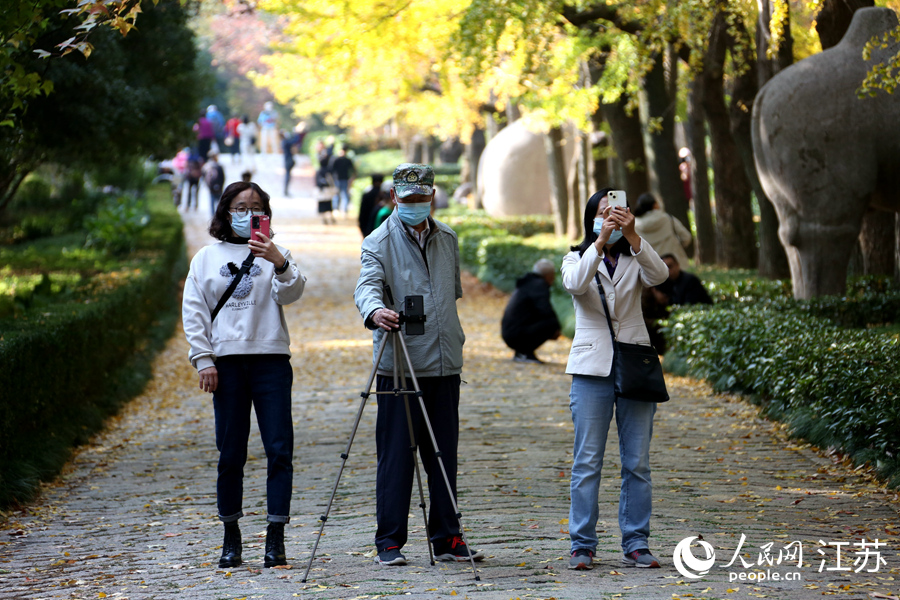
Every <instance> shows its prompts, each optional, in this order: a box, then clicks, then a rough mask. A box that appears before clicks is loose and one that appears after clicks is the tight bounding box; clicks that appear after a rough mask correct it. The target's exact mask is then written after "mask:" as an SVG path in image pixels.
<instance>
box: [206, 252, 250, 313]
mask: <svg viewBox="0 0 900 600" xmlns="http://www.w3.org/2000/svg"><path fill="white" fill-rule="evenodd" d="M254 258H256V257H255V256H253V253H252V252H251V253H250V254H248V255H247V258H245V259H244V262H242V263H241V270H240V271H238V272H237V273H235V275H234V279H232V280H231V283H230V284H229V285H228V287H227V288H226V289H225V293H224V294H222V297H221V298H219V303H218V304H216V307H215V308H214V309H213V311H212V319H210V321H209V322H210V323H212V322H213V321H215V320H216V315H217V314H219V311H220V310H222V307H223V306H225V303H226V302H228V299H229V298H231V295H232V294H233V293H234V290H235V289H236V288H237V286H238V284H239V283H240V282H241V279H243V278H244V275H246V274H247V273H249V272H250V267H251V266H252V265H253V259H254Z"/></svg>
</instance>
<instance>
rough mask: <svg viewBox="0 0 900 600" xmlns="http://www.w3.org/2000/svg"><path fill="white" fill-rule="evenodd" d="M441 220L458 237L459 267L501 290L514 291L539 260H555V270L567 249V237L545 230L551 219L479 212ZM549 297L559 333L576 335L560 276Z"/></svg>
mask: <svg viewBox="0 0 900 600" xmlns="http://www.w3.org/2000/svg"><path fill="white" fill-rule="evenodd" d="M439 218H440V219H441V220H442V221H443V222H444V223H447V224H448V225H450V226H451V227H452V228H453V229H454V231H456V234H457V236H458V237H459V256H460V261H461V263H462V267H463V268H464V269H465V270H466V271H469V272H470V273H472V274H473V275H475V276H476V277H477V278H478V279H479V280H481V281H484V282H486V283H490V284H491V285H493V286H494V287H496V288H497V289H500V290H503V291H504V292H512V291H513V290H515V289H516V279H518V278H519V277H521V276H522V275H524V274H525V273H527V272H529V271H531V268H532V267H533V266H534V263H536V262H537V261H538V260H539V259H541V258H547V259H549V260H551V261H553V264H555V265H556V267H557V269H558V268H559V267H560V266H562V258H563V256H565V255H566V254H567V253H568V252H569V244H568V243H567V242H566V241H565V240H560V239H559V238H557V237H555V236H553V235H551V234H549V233H548V230H549V232H552V231H553V222H552V220H551V219H550V217H545V216H527V217H507V218H491V217H488V216H487V215H486V214H484V213H483V212H481V211H479V212H476V213H474V214H472V215H450V216H441V217H439ZM512 232H517V233H518V235H514V234H513V233H512ZM550 301H551V303H552V304H553V309H554V310H555V311H556V315H557V316H558V317H559V321H560V324H561V325H562V332H563V335H566V336H568V337H572V336H573V335H575V310H574V308H573V306H572V297H571V296H570V295H569V294H568V292H566V291H565V290H564V289H563V288H562V285H561V284H560V281H559V277H557V279H556V282H554V284H553V287H552V288H551V290H550Z"/></svg>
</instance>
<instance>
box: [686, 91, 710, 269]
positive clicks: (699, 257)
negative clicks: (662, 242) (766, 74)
mask: <svg viewBox="0 0 900 600" xmlns="http://www.w3.org/2000/svg"><path fill="white" fill-rule="evenodd" d="M702 78H703V76H702V74H701V75H697V76H696V77H695V78H694V79H693V81H691V85H690V91H689V93H688V105H687V113H688V127H687V130H688V146H689V148H690V151H691V197H692V198H693V202H694V225H695V226H696V227H697V247H696V254H695V256H694V260H695V261H697V262H698V263H700V264H703V265H708V264H713V263H715V262H716V228H715V226H714V225H713V219H712V208H711V207H710V204H709V164H708V163H707V161H706V120H705V118H704V114H703V81H702Z"/></svg>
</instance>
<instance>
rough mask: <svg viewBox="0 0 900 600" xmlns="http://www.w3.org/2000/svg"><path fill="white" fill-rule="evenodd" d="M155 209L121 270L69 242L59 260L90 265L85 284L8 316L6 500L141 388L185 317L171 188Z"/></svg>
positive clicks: (1, 462)
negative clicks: (152, 363) (76, 290)
mask: <svg viewBox="0 0 900 600" xmlns="http://www.w3.org/2000/svg"><path fill="white" fill-rule="evenodd" d="M148 208H149V213H150V221H149V223H148V225H147V226H146V227H145V228H144V229H143V230H141V231H140V233H139V234H138V239H137V240H136V244H135V246H136V251H135V252H134V254H132V255H131V256H129V257H128V259H127V260H123V261H119V262H118V263H115V264H118V269H117V270H115V271H112V272H109V271H103V270H100V271H99V272H92V270H94V271H95V270H96V268H97V266H98V263H97V262H90V261H85V260H84V259H82V261H81V263H82V264H79V261H78V257H79V256H80V255H81V254H85V255H86V256H91V253H90V252H86V251H80V250H78V249H77V248H72V249H70V250H67V249H65V248H63V249H62V254H63V256H62V257H61V259H60V262H62V263H68V264H70V265H71V266H70V267H69V268H70V269H71V270H73V271H76V270H77V269H78V268H79V267H81V268H82V269H83V271H82V273H81V278H82V279H84V278H87V279H88V280H89V283H88V284H87V285H86V287H85V288H83V290H86V291H83V293H81V294H79V295H77V296H76V297H74V298H73V297H72V295H71V294H61V295H59V297H58V298H57V299H56V301H53V300H47V301H44V302H42V303H41V304H40V305H39V306H35V307H32V308H30V309H28V310H26V311H25V313H24V314H21V313H19V314H16V315H15V317H10V318H6V319H3V320H0V389H2V390H3V394H2V396H0V506H8V505H10V504H13V503H16V502H23V501H26V500H28V499H29V498H31V497H33V495H34V494H35V493H36V490H37V489H38V484H39V482H40V481H41V480H46V479H48V478H51V477H53V476H55V475H56V474H57V473H58V472H59V469H60V468H61V467H62V466H63V464H65V461H66V460H67V459H68V456H69V455H70V452H71V448H72V447H73V446H76V445H78V444H82V443H84V442H86V441H87V440H88V439H89V436H90V435H91V434H92V433H94V432H95V431H97V430H98V429H99V428H100V427H101V426H102V423H103V420H104V419H105V418H106V417H107V416H108V415H110V414H112V413H114V412H115V411H116V410H117V409H118V408H119V407H120V406H121V405H122V404H123V403H124V402H125V401H127V400H128V399H130V398H131V397H133V396H134V395H135V394H137V393H139V392H140V390H141V389H142V388H143V386H144V384H145V383H146V381H147V379H148V378H149V376H150V359H151V357H152V354H153V352H154V350H155V349H158V348H159V347H161V346H162V344H164V342H165V339H167V338H168V336H169V335H170V334H171V331H172V329H173V328H174V325H175V323H176V322H177V317H178V310H177V309H178V296H179V285H180V281H181V279H182V278H183V277H184V275H185V273H186V272H187V256H186V253H185V248H184V238H183V235H182V227H181V219H180V217H179V215H178V213H177V212H176V211H175V209H174V208H173V207H172V205H171V198H170V194H167V193H162V194H158V195H156V196H155V198H153V199H151V201H150V202H149V203H148ZM82 239H83V236H82ZM22 252H26V254H27V250H22ZM67 252H68V254H67ZM34 253H35V255H36V256H40V252H38V251H34ZM85 262H90V264H84V263H85ZM99 264H100V265H101V266H102V263H99Z"/></svg>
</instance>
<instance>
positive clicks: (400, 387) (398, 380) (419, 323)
mask: <svg viewBox="0 0 900 600" xmlns="http://www.w3.org/2000/svg"><path fill="white" fill-rule="evenodd" d="M410 298H418V299H419V306H420V307H421V297H410ZM410 298H407V308H409V309H410V312H412V309H411V307H409V302H410ZM424 320H425V318H424V316H421V317H413V316H405V315H404V314H403V313H402V312H401V313H400V322H401V323H404V322H407V323H409V324H411V325H414V326H416V328H417V329H419V330H421V331H422V332H424ZM411 329H412V328H410V327H409V326H407V333H410V334H413V335H416V334H419V333H418V331H416V332H415V333H413V332H412V331H410V330H411ZM388 340H391V344H392V349H393V352H394V373H393V375H394V389H393V390H392V391H390V392H375V394H383V395H392V396H394V397H395V398H397V397H400V396H402V397H403V403H404V405H405V407H406V423H407V425H408V426H409V440H410V450H411V451H412V453H413V462H414V464H415V466H416V482H417V483H418V485H419V506H420V507H421V508H422V517H423V519H424V520H425V539H426V541H427V543H428V558H429V561H430V562H431V564H432V566H433V565H434V552H433V551H432V548H431V535H430V533H429V531H428V515H427V513H426V511H425V493H424V492H423V490H422V475H421V473H420V472H419V460H418V447H417V445H416V439H415V432H414V431H413V422H412V415H411V413H410V410H409V396H412V395H414V396H415V397H416V398H418V400H419V408H420V409H421V411H422V416H423V417H424V419H425V425H426V426H427V428H428V435H429V436H430V437H431V444H432V448H434V452H435V456H437V458H438V461H437V462H438V464H439V465H440V467H441V475H443V478H444V485H445V486H446V489H447V493H448V494H449V495H450V502H451V504H452V505H453V512H454V513H455V514H456V518H457V521H458V522H459V531H460V534H461V535H462V538H463V542H465V544H466V551H467V552H468V554H469V563H470V564H471V565H472V572H473V573H474V574H475V581H481V577H480V576H479V575H478V570H477V569H476V568H475V559H474V557H473V556H472V549H471V548H469V540H468V539H467V538H466V530H465V529H464V528H463V525H462V513H460V512H459V507H458V506H457V504H456V498H454V497H453V492H452V491H451V489H450V479H449V477H447V469H446V468H445V467H444V461H443V459H442V457H441V452H440V449H439V448H438V446H437V440H436V439H435V437H434V430H433V429H432V428H431V420H430V419H429V418H428V412H427V411H426V410H425V402H424V401H423V400H422V390H420V389H419V382H418V380H417V379H416V373H415V370H414V369H413V366H412V361H411V360H410V358H409V350H408V349H407V347H406V340H405V339H403V333H401V331H400V329H395V330H393V331H390V332H388V333H387V334H386V335H385V336H384V338H383V339H382V341H381V346H379V348H378V353H377V354H376V356H375V362H374V364H373V365H372V372H371V373H370V374H369V380H368V383H367V384H366V389H365V390H363V391H362V392H361V393H360V396H361V397H362V401H361V402H360V404H359V410H358V411H357V412H356V421H355V422H354V423H353V429H352V430H351V431H350V439H349V440H347V448H346V450H344V452H343V453H342V454H341V468H340V470H339V471H338V475H337V479H336V480H335V482H334V488H333V489H332V490H331V498H330V499H329V500H328V507H327V508H326V509H325V514H324V515H322V516H321V517H319V521H320V522H321V525H320V526H319V535H318V536H317V537H316V543H315V545H314V546H313V551H312V554H311V555H310V557H309V564H307V565H306V573H304V575H303V579H302V582H303V583H306V580H307V578H308V577H309V571H310V569H311V568H312V563H313V560H314V559H315V557H316V551H317V550H318V549H319V541H320V540H321V539H322V531H323V530H324V529H325V521H327V520H328V515H329V513H330V512H331V505H332V504H333V503H334V497H335V494H337V489H338V484H339V483H340V481H341V475H342V474H343V473H344V467H345V466H346V464H347V458H348V457H349V456H350V446H352V445H353V438H355V437H356V430H357V429H358V427H359V421H360V419H361V418H362V414H363V409H364V408H365V407H366V401H367V400H368V399H369V396H370V395H371V394H372V392H371V389H372V382H373V381H375V375H376V374H377V371H378V365H379V363H380V362H381V357H382V355H383V354H384V349H385V347H386V346H387V342H388ZM398 350H402V352H403V358H404V359H405V362H406V368H408V369H409V377H410V379H411V380H412V384H413V389H412V390H408V389H406V375H405V373H404V367H403V366H402V365H401V364H400V360H399V356H400V354H399V353H398Z"/></svg>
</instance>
